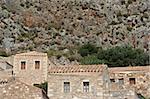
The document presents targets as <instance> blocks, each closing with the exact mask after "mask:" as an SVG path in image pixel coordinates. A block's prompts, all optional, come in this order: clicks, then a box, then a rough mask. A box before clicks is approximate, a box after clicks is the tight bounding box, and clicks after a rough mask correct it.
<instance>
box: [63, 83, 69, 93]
mask: <svg viewBox="0 0 150 99" xmlns="http://www.w3.org/2000/svg"><path fill="white" fill-rule="evenodd" d="M68 92H70V82H64V93H68Z"/></svg>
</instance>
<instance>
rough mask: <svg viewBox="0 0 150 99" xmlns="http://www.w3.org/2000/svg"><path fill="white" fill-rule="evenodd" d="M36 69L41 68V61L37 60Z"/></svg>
mask: <svg viewBox="0 0 150 99" xmlns="http://www.w3.org/2000/svg"><path fill="white" fill-rule="evenodd" d="M35 69H40V61H35Z"/></svg>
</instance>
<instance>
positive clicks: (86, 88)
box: [83, 82, 89, 92]
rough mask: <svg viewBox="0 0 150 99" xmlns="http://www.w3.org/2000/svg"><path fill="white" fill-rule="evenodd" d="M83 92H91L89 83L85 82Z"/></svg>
mask: <svg viewBox="0 0 150 99" xmlns="http://www.w3.org/2000/svg"><path fill="white" fill-rule="evenodd" d="M83 92H89V82H83Z"/></svg>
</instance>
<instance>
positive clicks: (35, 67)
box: [34, 60, 41, 70]
mask: <svg viewBox="0 0 150 99" xmlns="http://www.w3.org/2000/svg"><path fill="white" fill-rule="evenodd" d="M36 62H39V65H38V68H37V64H36ZM40 68H41V61H40V60H35V61H34V69H36V70H38V69H40Z"/></svg>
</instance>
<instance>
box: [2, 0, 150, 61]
mask: <svg viewBox="0 0 150 99" xmlns="http://www.w3.org/2000/svg"><path fill="white" fill-rule="evenodd" d="M88 42H90V43H93V44H95V45H97V46H98V47H103V48H108V47H110V46H119V45H131V46H133V47H134V48H141V49H145V50H146V51H148V50H149V47H148V45H149V44H150V0H1V1H0V47H1V50H5V51H6V52H7V53H9V54H15V53H17V52H20V51H25V50H37V51H43V52H45V51H46V52H47V51H48V52H49V53H50V55H54V56H55V55H58V56H60V57H61V54H62V55H64V56H65V57H66V56H67V57H70V56H68V53H69V55H70V53H71V55H74V54H76V49H77V48H78V47H79V46H81V45H83V44H85V43H88ZM58 51H59V53H57V52H58ZM60 57H59V58H60ZM61 58H62V59H61V60H66V58H64V57H61ZM54 60H56V59H55V58H54ZM67 61H69V60H67ZM67 61H66V62H67Z"/></svg>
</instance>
